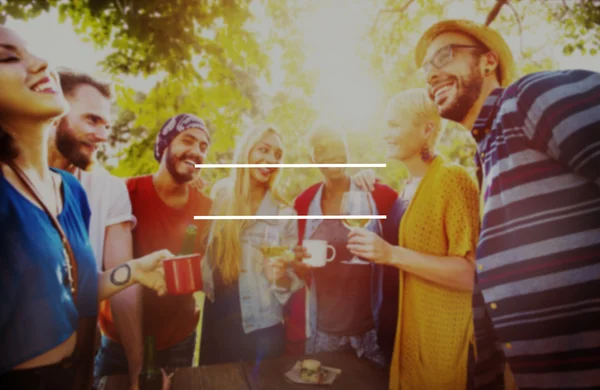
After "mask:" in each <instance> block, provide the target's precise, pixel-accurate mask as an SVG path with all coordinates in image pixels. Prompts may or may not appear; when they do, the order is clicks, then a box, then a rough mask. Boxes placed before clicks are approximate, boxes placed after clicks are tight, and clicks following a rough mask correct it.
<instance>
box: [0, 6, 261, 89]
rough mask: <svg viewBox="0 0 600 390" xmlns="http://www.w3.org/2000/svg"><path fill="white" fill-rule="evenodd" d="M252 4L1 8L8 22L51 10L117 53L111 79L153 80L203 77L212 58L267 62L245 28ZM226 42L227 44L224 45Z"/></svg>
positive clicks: (107, 62) (110, 62) (109, 60)
mask: <svg viewBox="0 0 600 390" xmlns="http://www.w3.org/2000/svg"><path fill="white" fill-rule="evenodd" d="M249 4H250V0H223V1H197V0H169V1H164V0H74V1H66V0H12V1H10V0H9V1H7V2H6V3H3V4H0V22H3V21H4V20H5V19H6V18H7V17H11V18H14V19H23V20H29V19H32V18H35V17H36V16H38V15H39V14H41V13H42V12H47V11H49V10H50V9H51V8H54V9H57V10H58V12H59V15H60V19H61V21H64V20H65V19H67V18H69V19H70V20H71V21H72V22H73V25H74V26H75V29H76V32H77V33H79V34H80V35H82V36H84V37H85V39H86V40H89V41H90V42H92V43H93V44H94V45H96V47H99V48H104V47H107V46H109V47H110V48H111V49H112V51H111V52H110V54H109V55H108V56H107V57H106V58H105V59H104V60H103V61H102V65H103V67H104V68H105V70H106V71H107V72H109V73H111V74H116V75H118V74H133V75H140V74H144V75H148V74H154V73H157V72H159V71H165V72H168V73H169V74H181V75H183V76H184V77H185V78H187V79H189V78H191V77H194V76H195V77H201V75H200V74H199V68H202V67H203V66H204V63H205V62H206V61H207V58H211V57H216V58H219V59H220V61H221V62H226V61H230V62H232V63H234V64H245V63H256V64H259V65H261V67H263V68H264V65H265V64H266V59H265V58H264V56H262V53H261V51H260V47H259V46H258V45H257V43H256V41H255V39H254V36H253V34H252V33H250V32H249V31H248V30H247V29H246V24H247V22H248V21H249V20H251V13H250V11H249V9H248V7H249ZM224 42H226V43H225V44H224Z"/></svg>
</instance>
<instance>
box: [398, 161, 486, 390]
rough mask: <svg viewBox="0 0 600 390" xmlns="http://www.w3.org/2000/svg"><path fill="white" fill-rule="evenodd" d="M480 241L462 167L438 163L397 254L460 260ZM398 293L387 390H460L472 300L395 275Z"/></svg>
mask: <svg viewBox="0 0 600 390" xmlns="http://www.w3.org/2000/svg"><path fill="white" fill-rule="evenodd" d="M478 235H479V197H478V190H477V185H476V184H475V181H474V180H473V179H472V178H471V177H470V176H469V174H468V173H467V171H466V170H465V169H464V168H463V167H461V166H459V165H455V164H449V163H447V162H445V161H444V160H443V159H442V158H441V157H440V156H438V157H436V158H435V160H434V161H433V162H432V163H431V165H430V166H429V169H428V171H427V173H426V174H425V176H424V177H423V179H422V181H421V183H420V185H419V187H418V188H417V191H416V193H415V195H414V197H413V200H412V201H411V203H410V205H409V207H408V209H407V210H406V213H405V214H404V216H403V218H402V222H401V223H400V231H399V240H398V242H399V243H400V246H403V247H405V248H407V249H411V250H414V251H417V252H421V253H428V254H432V255H437V256H460V257H464V256H465V255H467V253H469V252H471V253H473V254H474V253H475V247H476V244H477V238H478ZM448 261H451V260H448ZM399 293H400V299H399V309H398V313H399V315H398V326H397V331H396V342H395V345H394V355H393V359H392V365H391V371H390V389H393V390H396V389H400V388H401V389H402V390H411V389H419V390H425V389H432V390H434V389H435V390H437V389H444V390H453V389H457V390H464V389H465V388H466V386H467V360H468V353H469V344H470V343H472V342H473V316H472V309H471V295H472V294H471V292H461V291H456V290H452V289H450V288H446V287H442V286H440V285H437V284H435V283H433V282H429V281H427V280H425V279H422V278H420V277H418V276H416V275H414V274H411V273H408V272H404V271H401V272H400V292H399Z"/></svg>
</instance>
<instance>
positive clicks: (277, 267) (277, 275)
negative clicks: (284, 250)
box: [263, 257, 285, 284]
mask: <svg viewBox="0 0 600 390" xmlns="http://www.w3.org/2000/svg"><path fill="white" fill-rule="evenodd" d="M263 269H264V270H265V276H266V277H267V280H268V281H269V282H270V283H272V284H275V283H276V282H277V281H279V280H281V279H282V278H283V277H284V276H285V261H284V260H283V259H281V258H277V257H268V258H263Z"/></svg>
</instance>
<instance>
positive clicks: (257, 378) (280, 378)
mask: <svg viewBox="0 0 600 390" xmlns="http://www.w3.org/2000/svg"><path fill="white" fill-rule="evenodd" d="M302 359H317V360H319V361H320V362H321V364H322V365H324V366H328V367H334V368H339V369H341V370H342V373H341V375H339V376H338V377H337V378H336V379H335V381H334V382H333V384H332V385H331V386H328V389H331V390H338V389H339V390H341V389H344V390H347V389H353V390H354V389H355V390H362V389H365V390H366V389H369V390H371V389H374V390H377V389H382V390H386V389H387V388H388V369H387V368H383V367H379V366H377V365H375V364H373V363H371V362H369V361H367V360H365V359H358V358H357V357H356V355H355V354H353V353H340V352H325V353H319V354H316V355H310V356H309V355H306V356H293V357H281V358H278V359H273V360H265V361H262V362H243V363H230V364H221V365H213V366H202V367H195V368H181V369H179V370H177V372H176V373H175V376H174V378H173V390H192V389H193V390H197V389H198V390H227V389H235V390H280V389H286V390H287V389H289V390H295V389H298V390H307V389H310V386H308V385H299V384H295V383H290V382H288V380H287V379H286V378H285V376H284V374H285V373H286V372H287V371H289V370H290V369H291V368H292V367H293V366H294V364H295V363H296V361H298V360H302ZM126 386H127V377H110V378H108V381H107V383H106V386H105V387H104V389H103V390H122V389H123V390H126V389H127V387H126Z"/></svg>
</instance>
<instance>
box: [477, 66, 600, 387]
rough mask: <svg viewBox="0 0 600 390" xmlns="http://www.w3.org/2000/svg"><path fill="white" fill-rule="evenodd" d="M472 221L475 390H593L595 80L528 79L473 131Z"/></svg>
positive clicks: (597, 285) (598, 150) (597, 375)
mask: <svg viewBox="0 0 600 390" xmlns="http://www.w3.org/2000/svg"><path fill="white" fill-rule="evenodd" d="M472 135H473V136H474V137H475V139H476V141H477V144H478V147H477V150H478V155H477V158H476V160H477V165H478V168H479V171H480V173H481V175H480V179H481V184H482V191H481V196H482V209H483V218H482V226H481V234H480V241H479V245H478V247H477V286H476V289H475V293H474V298H473V310H474V313H473V315H474V319H475V333H476V337H477V366H476V377H475V383H476V384H477V388H479V389H499V388H500V386H501V385H502V382H503V372H504V365H505V362H508V365H509V367H510V369H511V371H512V373H513V375H514V378H515V381H516V384H517V386H518V387H519V389H521V390H523V389H547V388H553V389H556V388H570V389H582V388H600V74H598V73H594V72H589V71H583V70H573V71H549V72H539V73H534V74H530V75H528V76H525V77H523V78H521V79H520V80H519V81H517V82H515V83H514V84H512V85H511V86H509V87H508V88H506V89H496V90H494V91H493V92H492V94H491V95H490V96H489V97H488V98H487V100H486V102H485V104H484V107H483V109H482V110H481V112H480V114H479V117H478V118H477V120H476V122H475V125H474V127H473V129H472Z"/></svg>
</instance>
